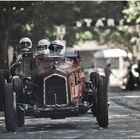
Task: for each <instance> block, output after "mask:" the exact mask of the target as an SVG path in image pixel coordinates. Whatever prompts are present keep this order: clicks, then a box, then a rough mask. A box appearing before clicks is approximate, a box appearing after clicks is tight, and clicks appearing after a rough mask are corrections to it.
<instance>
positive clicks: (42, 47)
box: [37, 39, 50, 51]
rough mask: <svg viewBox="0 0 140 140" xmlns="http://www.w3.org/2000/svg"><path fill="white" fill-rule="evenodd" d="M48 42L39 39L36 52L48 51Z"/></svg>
mask: <svg viewBox="0 0 140 140" xmlns="http://www.w3.org/2000/svg"><path fill="white" fill-rule="evenodd" d="M49 45H50V42H49V41H48V40H47V39H41V40H39V41H38V45H37V51H41V50H45V49H48V46H49Z"/></svg>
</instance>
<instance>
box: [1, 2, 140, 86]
mask: <svg viewBox="0 0 140 140" xmlns="http://www.w3.org/2000/svg"><path fill="white" fill-rule="evenodd" d="M139 24H140V2H139V1H59V2H58V1H0V68H8V67H9V64H10V61H11V60H12V57H13V52H14V51H16V49H17V48H18V42H19V40H20V39H21V38H22V37H25V36H26V37H29V38H30V39H31V40H32V42H33V47H36V45H37V42H38V41H39V40H40V39H42V38H46V39H48V40H50V41H52V40H55V39H60V40H62V41H63V42H64V43H65V44H66V47H73V48H76V49H79V51H80V54H81V65H82V67H83V69H85V72H86V74H87V78H89V77H88V74H89V73H90V72H91V71H94V70H96V71H98V72H99V73H101V74H103V75H104V71H103V69H104V67H105V66H106V64H107V63H111V68H112V72H113V73H114V75H115V77H114V76H113V75H111V77H110V79H111V82H110V84H111V85H112V86H114V85H118V86H121V85H122V84H123V77H124V76H125V75H126V74H127V73H128V67H129V66H132V65H133V64H137V66H136V67H138V63H139V60H140V55H139V54H140V25H139ZM136 67H135V68H136ZM136 72H137V74H139V73H138V71H135V73H136ZM137 77H138V78H139V75H138V76H137Z"/></svg>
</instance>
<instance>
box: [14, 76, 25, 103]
mask: <svg viewBox="0 0 140 140" xmlns="http://www.w3.org/2000/svg"><path fill="white" fill-rule="evenodd" d="M13 91H14V92H16V101H17V103H23V82H22V79H21V78H19V76H14V77H13Z"/></svg>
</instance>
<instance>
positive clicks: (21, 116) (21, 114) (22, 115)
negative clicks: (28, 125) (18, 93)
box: [17, 106, 25, 127]
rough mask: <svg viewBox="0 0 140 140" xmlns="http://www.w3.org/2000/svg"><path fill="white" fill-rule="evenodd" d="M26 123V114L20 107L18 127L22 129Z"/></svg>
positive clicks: (18, 109)
mask: <svg viewBox="0 0 140 140" xmlns="http://www.w3.org/2000/svg"><path fill="white" fill-rule="evenodd" d="M24 123H25V112H24V109H23V108H22V107H20V106H17V126H18V127H22V126H23V125H24Z"/></svg>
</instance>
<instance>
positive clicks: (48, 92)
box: [44, 75, 67, 105]
mask: <svg viewBox="0 0 140 140" xmlns="http://www.w3.org/2000/svg"><path fill="white" fill-rule="evenodd" d="M44 84H45V87H44V88H45V90H44V92H45V93H44V94H45V105H66V104H67V90H66V88H67V86H66V79H65V78H64V77H62V76H60V75H52V76H50V77H47V78H45V81H44Z"/></svg>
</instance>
